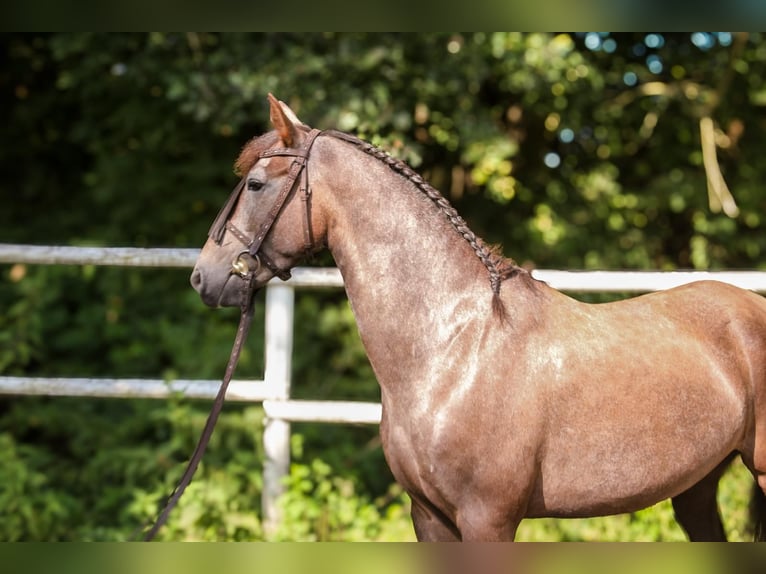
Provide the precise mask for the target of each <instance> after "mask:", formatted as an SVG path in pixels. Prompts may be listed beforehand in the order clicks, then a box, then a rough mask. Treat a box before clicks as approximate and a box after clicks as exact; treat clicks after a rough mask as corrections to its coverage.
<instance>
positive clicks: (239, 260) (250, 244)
mask: <svg viewBox="0 0 766 574" xmlns="http://www.w3.org/2000/svg"><path fill="white" fill-rule="evenodd" d="M320 133H322V132H321V131H320V130H316V129H314V130H311V131H310V132H309V134H308V137H307V138H306V141H305V142H304V144H303V146H302V147H301V148H300V149H290V148H276V149H271V150H266V151H265V152H263V153H262V154H261V155H260V157H261V158H264V157H285V156H286V157H292V158H293V163H292V165H291V166H290V169H289V171H288V174H287V178H286V179H285V182H284V184H283V185H282V188H281V189H280V191H279V194H278V195H277V198H276V200H275V201H274V205H272V207H271V209H270V210H269V213H268V214H267V217H266V219H265V220H264V222H263V223H262V224H261V226H260V227H259V228H258V231H257V232H256V233H255V235H254V236H253V238H252V239H250V238H248V236H247V235H246V234H245V233H243V232H242V231H241V230H240V229H239V228H237V226H236V225H234V223H232V221H231V216H232V214H233V212H234V208H235V207H236V205H237V203H238V201H239V196H240V195H241V194H242V190H243V189H244V188H245V186H246V180H247V176H245V177H243V178H242V180H240V182H239V184H237V187H235V188H234V191H232V193H231V195H230V196H229V199H228V200H227V201H226V203H225V204H224V206H223V208H222V209H221V211H220V212H219V213H218V215H217V216H216V218H215V220H214V221H213V225H212V226H211V227H210V231H209V232H208V236H209V237H210V238H211V239H213V241H215V243H217V244H218V245H221V243H222V242H223V238H224V235H225V234H226V232H227V231H228V232H230V233H231V234H232V235H233V236H234V237H236V238H237V239H238V240H239V241H240V242H241V243H242V244H243V245H244V246H245V249H244V250H243V251H241V252H240V253H239V254H238V255H237V257H236V258H235V259H234V261H233V262H232V264H231V267H232V269H231V273H232V274H234V275H238V276H239V277H240V278H241V279H242V280H243V287H242V299H241V304H240V311H241V315H240V319H239V327H238V328H237V336H236V337H235V339H234V345H233V347H232V349H231V354H230V356H229V362H228V363H227V365H226V371H225V372H224V376H223V380H222V381H221V386H220V388H219V389H218V394H217V395H216V397H215V401H213V406H212V408H211V409H210V414H209V415H208V418H207V421H206V422H205V427H204V428H203V429H202V434H201V436H200V438H199V441H198V442H197V446H196V448H195V449H194V452H193V453H192V456H191V458H190V459H189V463H188V464H187V466H186V470H185V471H184V474H183V476H182V477H181V480H180V481H179V482H178V485H177V486H176V488H175V489H174V490H173V492H172V493H171V494H170V496H169V497H168V499H167V502H166V503H165V507H164V508H163V509H162V512H160V514H159V515H158V517H157V519H156V520H155V522H154V525H153V526H152V527H151V528H150V529H149V530H148V531H147V532H146V534H145V535H144V540H145V541H150V540H152V539H153V538H154V537H155V536H156V534H157V532H159V529H160V528H161V527H162V526H163V525H164V524H165V522H166V521H167V519H168V516H169V515H170V512H171V510H173V508H174V507H175V506H176V504H178V501H179V499H180V498H181V495H182V494H183V492H184V490H186V487H187V486H189V483H191V480H192V477H193V476H194V473H195V471H196V470H197V467H198V466H199V463H200V461H201V460H202V456H203V454H204V453H205V449H206V448H207V445H208V443H209V442H210V437H211V436H212V434H213V429H214V428H215V424H216V422H217V421H218V416H219V415H220V414H221V409H222V408H223V402H224V399H225V398H226V390H227V389H228V387H229V383H230V382H231V378H232V376H233V375H234V369H235V368H236V366H237V362H238V361H239V355H240V352H241V351H242V345H243V344H244V342H245V340H246V339H247V334H248V332H249V331H250V324H251V322H252V319H253V294H254V293H255V276H256V275H257V273H258V271H259V269H260V266H261V264H263V265H264V266H265V267H266V268H268V269H269V270H270V271H271V272H272V273H273V274H274V275H275V276H276V277H279V278H280V279H282V280H283V281H286V280H287V279H289V278H290V271H289V270H286V269H280V268H279V267H278V266H277V265H276V264H275V263H274V261H273V260H272V259H271V258H270V257H269V256H268V255H266V253H264V252H263V251H262V250H261V246H262V244H263V241H264V239H266V236H267V235H268V234H269V231H270V230H271V228H272V226H273V225H274V222H275V221H276V220H277V218H278V217H279V214H280V213H281V212H282V208H283V207H284V205H285V202H286V201H287V198H288V197H289V196H290V192H291V191H292V190H293V188H294V187H295V184H296V182H297V181H298V179H299V178H300V189H299V193H300V196H301V199H302V201H303V204H304V211H305V213H306V217H305V220H304V234H303V244H304V245H303V246H304V250H305V251H306V252H310V250H311V249H312V247H313V237H312V232H311V210H310V198H311V189H310V188H309V185H308V173H307V170H306V164H307V163H308V159H309V153H310V151H311V146H312V145H313V143H314V140H315V139H316V138H317V136H318V135H319V134H320ZM245 255H247V256H249V257H250V258H251V259H252V260H253V261H254V262H255V267H254V268H252V269H251V268H250V265H248V263H247V261H246V259H245V258H244V257H243V256H245Z"/></svg>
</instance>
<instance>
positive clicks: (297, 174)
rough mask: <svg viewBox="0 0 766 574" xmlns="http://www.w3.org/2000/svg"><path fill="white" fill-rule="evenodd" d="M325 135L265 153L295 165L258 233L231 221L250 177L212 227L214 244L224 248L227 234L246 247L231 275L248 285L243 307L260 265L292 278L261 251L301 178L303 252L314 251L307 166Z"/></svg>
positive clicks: (312, 135)
mask: <svg viewBox="0 0 766 574" xmlns="http://www.w3.org/2000/svg"><path fill="white" fill-rule="evenodd" d="M321 133H322V132H321V131H320V130H317V129H313V130H311V131H310V132H309V134H308V136H307V138H306V141H305V142H304V143H303V146H302V147H300V148H298V149H292V148H275V149H270V150H266V151H264V152H262V153H261V154H260V156H259V159H261V158H266V157H292V158H293V162H292V164H291V165H290V169H289V170H288V173H287V177H286V178H285V181H284V183H283V184H282V188H281V189H280V190H279V194H278V195H277V198H276V200H275V201H274V204H273V205H272V206H271V209H270V210H269V212H268V214H267V215H266V219H265V220H264V221H263V223H261V225H260V227H259V228H258V230H257V231H256V233H255V235H254V236H253V237H252V238H250V237H248V236H247V234H246V233H244V232H243V231H242V230H240V229H239V228H238V227H237V226H236V225H235V224H234V222H232V221H231V216H232V213H233V211H234V208H235V207H236V205H237V203H238V201H239V197H240V195H241V194H242V190H244V189H245V187H246V186H247V181H246V180H247V176H245V177H243V178H242V179H241V180H240V182H239V184H237V187H235V188H234V191H232V193H231V196H230V197H229V199H228V200H227V201H226V203H225V204H224V206H223V208H222V209H221V211H220V212H219V213H218V216H217V217H216V218H215V220H214V221H213V225H211V227H210V231H209V232H208V236H209V237H210V238H211V239H213V241H215V243H216V244H218V245H221V243H222V242H223V238H224V236H225V234H226V232H227V231H228V232H229V233H231V234H232V235H233V236H234V237H236V238H237V240H238V241H239V242H240V243H242V245H244V246H245V249H243V250H242V251H240V252H239V253H238V254H237V256H236V257H235V258H234V260H233V261H232V262H231V273H232V274H234V275H238V276H239V277H241V278H242V279H243V280H244V281H245V284H246V289H245V295H244V297H243V302H242V305H243V306H244V305H248V304H249V300H247V298H248V297H252V287H251V285H252V284H253V282H254V279H255V275H256V274H257V273H258V271H259V270H260V267H261V265H263V266H264V267H266V268H267V269H269V270H270V271H271V272H272V273H273V274H274V275H275V276H276V277H279V278H280V279H281V280H282V281H287V280H288V279H289V278H290V271H289V270H287V269H280V268H279V266H277V264H276V263H274V261H273V259H271V257H269V256H268V255H267V254H266V253H265V252H264V251H263V250H262V249H261V247H262V245H263V241H264V239H266V236H267V235H268V234H269V231H270V230H271V228H272V226H273V225H274V222H276V220H277V218H278V217H279V214H280V213H281V212H282V208H283V207H284V205H285V202H286V201H287V198H288V197H289V196H290V192H291V191H292V190H293V189H294V188H295V185H296V182H297V181H298V179H299V178H300V185H299V191H298V192H299V194H300V197H301V200H302V202H303V204H304V213H305V218H304V225H303V249H304V251H305V252H306V253H307V254H308V253H309V252H310V251H311V249H312V248H313V244H314V240H313V236H312V232H311V202H310V199H311V188H310V187H309V184H308V170H307V169H306V164H307V163H308V159H309V154H310V152H311V146H312V145H313V144H314V140H316V138H317V136H319V134H321ZM246 255H247V256H249V257H250V259H252V260H253V261H254V262H255V266H254V268H251V266H250V265H249V264H248V262H247V260H246V259H245V257H244V256H246Z"/></svg>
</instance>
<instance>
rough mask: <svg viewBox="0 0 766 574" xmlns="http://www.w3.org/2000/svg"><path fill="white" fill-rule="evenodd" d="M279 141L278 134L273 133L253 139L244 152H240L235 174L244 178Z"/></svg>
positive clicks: (235, 164) (246, 145) (235, 165)
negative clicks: (263, 154)
mask: <svg viewBox="0 0 766 574" xmlns="http://www.w3.org/2000/svg"><path fill="white" fill-rule="evenodd" d="M278 140H279V137H278V136H277V133H276V132H273V131H272V132H268V133H265V134H263V135H260V136H258V137H255V138H253V139H251V140H250V141H249V142H247V143H246V144H245V145H244V146H243V147H242V151H241V152H239V157H238V158H237V161H235V162H234V173H235V174H237V175H238V176H239V177H243V176H244V175H245V174H246V173H247V172H248V171H250V170H251V169H252V167H253V166H254V165H255V162H256V161H258V158H259V157H261V154H262V153H263V152H264V151H266V150H267V149H269V148H271V147H273V146H274V145H275V144H276V143H277V141H278Z"/></svg>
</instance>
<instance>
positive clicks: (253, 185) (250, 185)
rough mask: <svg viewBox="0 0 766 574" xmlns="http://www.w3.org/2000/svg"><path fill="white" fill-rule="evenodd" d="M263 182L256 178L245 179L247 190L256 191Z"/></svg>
mask: <svg viewBox="0 0 766 574" xmlns="http://www.w3.org/2000/svg"><path fill="white" fill-rule="evenodd" d="M263 185H264V184H263V182H262V181H258V180H257V179H248V180H247V189H248V191H258V190H260V189H261V188H262V187H263Z"/></svg>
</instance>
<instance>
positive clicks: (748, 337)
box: [191, 94, 766, 541]
mask: <svg viewBox="0 0 766 574" xmlns="http://www.w3.org/2000/svg"><path fill="white" fill-rule="evenodd" d="M268 101H269V109H270V119H271V123H272V127H273V129H272V130H271V131H268V132H267V133H265V134H263V135H261V136H259V137H256V138H254V139H252V140H250V141H249V142H248V143H247V144H246V145H245V146H244V147H243V149H242V151H241V153H240V155H239V157H238V159H237V160H236V164H235V166H236V172H237V173H238V174H239V175H240V176H241V180H240V182H239V184H238V185H237V187H236V188H235V190H234V192H233V193H232V194H231V196H230V197H229V200H228V201H227V202H226V204H225V205H224V208H223V209H222V210H221V212H220V213H219V215H218V217H217V218H216V220H215V221H214V223H213V226H212V227H211V229H210V233H209V237H208V239H207V241H206V243H205V244H204V246H203V248H202V250H201V252H200V255H199V258H198V260H197V262H196V265H195V267H194V271H193V273H192V276H191V284H192V286H193V287H194V289H196V291H198V293H199V295H200V296H201V299H202V301H203V302H204V303H206V304H207V305H210V306H236V305H243V306H247V305H248V304H250V300H251V298H252V294H253V293H254V292H255V291H256V290H258V289H259V288H261V287H262V286H264V285H266V283H268V282H269V281H270V280H271V279H272V278H274V277H279V278H282V279H287V278H288V277H289V275H290V270H291V269H292V268H293V267H294V266H295V265H296V264H298V263H299V262H300V261H302V260H303V259H304V258H305V257H306V256H308V255H311V254H314V253H316V252H318V251H320V250H322V249H325V248H326V249H328V250H329V251H330V253H331V254H332V256H333V258H334V260H335V262H336V264H337V266H338V268H339V270H340V272H341V274H342V277H343V282H344V284H345V290H346V293H347V295H348V300H349V302H350V305H351V308H352V310H353V313H354V315H355V318H356V322H357V327H358V331H359V334H360V336H361V340H362V342H363V344H364V347H365V350H366V352H367V355H368V357H369V361H370V363H371V365H372V368H373V370H374V373H375V376H376V378H377V381H378V383H379V385H380V389H381V403H382V409H383V410H382V413H383V414H382V420H381V424H380V436H381V440H382V445H383V452H384V455H385V458H386V462H387V464H388V465H389V467H390V469H391V471H392V473H393V475H394V477H395V479H396V480H397V482H398V483H399V484H401V486H402V487H403V488H404V489H405V490H406V492H407V493H408V494H409V497H410V498H411V502H412V506H411V516H412V521H413V526H414V529H415V534H416V536H417V538H418V540H421V541H460V540H463V541H511V540H513V539H514V538H515V534H516V530H517V527H518V525H519V522H520V521H521V520H522V519H524V518H536V517H555V518H577V517H591V516H603V515H610V514H618V513H626V512H633V511H637V510H639V509H642V508H645V507H648V506H650V505H653V504H655V503H657V502H659V501H661V500H664V499H666V498H670V499H672V505H673V509H674V513H675V516H676V519H677V521H678V522H679V524H680V525H681V526H682V528H683V529H684V530H685V531H686V533H687V535H688V537H689V539H690V540H692V541H695V540H725V539H726V534H725V532H724V529H723V526H722V523H721V518H720V515H719V510H718V505H717V502H716V492H717V486H718V481H719V478H720V477H721V475H722V473H723V472H724V470H725V469H726V467H727V465H728V464H729V462H730V461H731V460H732V458H734V457H735V456H737V455H740V456H741V458H742V461H743V462H744V464H745V465H746V466H747V468H748V469H749V470H750V471H751V473H752V474H753V477H754V481H755V482H754V486H755V491H756V492H757V493H758V496H759V497H760V499H761V500H763V497H764V494H763V492H764V489H766V345H765V344H764V342H766V300H765V299H764V298H763V297H761V296H760V295H758V294H756V293H753V292H750V291H746V290H743V289H740V288H738V287H734V286H732V285H729V284H725V283H720V282H715V281H700V282H695V283H690V284H687V285H683V286H680V287H676V288H673V289H669V290H666V291H660V292H656V293H650V294H644V295H640V296H637V297H634V298H630V299H626V300H623V301H619V302H611V303H600V304H592V303H584V302H581V301H578V300H576V299H574V298H571V297H569V296H567V295H565V294H563V293H561V292H559V291H557V290H555V289H553V288H551V287H550V286H548V285H547V284H546V283H544V282H542V281H539V280H536V279H535V278H534V277H533V276H532V274H531V273H530V272H529V271H527V270H525V269H524V268H522V267H520V266H519V265H518V264H516V263H515V262H514V261H513V260H512V259H509V258H506V257H505V256H503V255H502V253H500V251H499V249H497V248H491V247H489V246H488V245H487V244H486V243H485V242H484V241H482V239H481V238H479V237H478V236H477V235H476V234H475V233H473V232H472V231H471V229H470V228H469V226H468V225H467V224H466V222H465V220H464V219H463V218H462V217H461V216H460V215H459V214H458V213H457V211H456V210H455V209H454V208H453V207H452V206H451V205H450V203H449V202H448V201H447V200H446V199H445V198H444V197H443V196H442V195H441V194H440V193H439V192H438V191H437V190H436V189H434V188H433V187H432V186H431V185H429V184H428V183H427V182H426V181H425V180H424V179H423V178H422V177H421V176H420V175H418V174H417V173H416V172H415V171H414V170H413V169H411V168H410V167H409V166H408V165H407V164H406V163H404V162H403V161H400V160H397V159H394V158H393V157H391V156H390V155H389V154H387V153H386V152H384V151H382V150H380V149H379V148H377V147H375V146H373V145H370V144H369V143H366V142H364V141H362V140H361V139H358V138H356V137H355V136H352V135H349V134H346V133H343V132H339V131H334V130H327V131H320V130H317V129H312V128H310V127H309V126H308V125H306V124H304V123H303V122H301V121H300V120H299V119H298V117H297V116H296V114H295V113H294V112H293V111H292V110H291V109H290V108H289V107H288V106H287V105H286V104H285V103H284V102H281V101H279V100H278V99H276V98H275V97H274V96H273V95H271V94H269V95H268ZM765 516H766V512H764V511H763V504H761V507H760V509H759V512H758V515H757V517H756V518H757V528H756V537H757V539H760V540H762V539H764V538H766V536H764V533H765V532H766V529H764V528H763V524H764V523H766V521H765V520H764V517H765Z"/></svg>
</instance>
